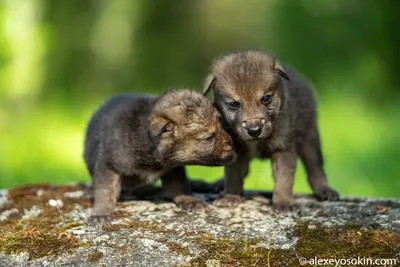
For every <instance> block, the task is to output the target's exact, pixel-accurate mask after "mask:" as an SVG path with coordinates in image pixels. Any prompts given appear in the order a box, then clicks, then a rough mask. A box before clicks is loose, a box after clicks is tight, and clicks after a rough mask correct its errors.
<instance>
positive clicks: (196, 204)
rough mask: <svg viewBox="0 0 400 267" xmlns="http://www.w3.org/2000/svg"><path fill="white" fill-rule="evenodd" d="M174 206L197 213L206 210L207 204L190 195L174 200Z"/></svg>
mask: <svg viewBox="0 0 400 267" xmlns="http://www.w3.org/2000/svg"><path fill="white" fill-rule="evenodd" d="M174 202H175V204H176V205H177V206H178V207H180V208H181V209H184V210H187V211H199V210H202V209H205V208H207V203H206V202H204V201H203V200H201V199H200V198H198V197H195V196H190V195H180V196H177V197H175V198H174Z"/></svg>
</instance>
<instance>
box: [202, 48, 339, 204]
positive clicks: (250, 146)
mask: <svg viewBox="0 0 400 267" xmlns="http://www.w3.org/2000/svg"><path fill="white" fill-rule="evenodd" d="M210 90H213V91H214V102H215V106H216V107H217V109H218V110H219V112H220V113H221V114H222V117H223V125H224V128H225V129H226V130H227V131H228V132H229V134H230V135H231V136H232V138H233V140H234V145H235V148H236V152H237V154H238V157H237V159H236V160H235V161H234V163H233V164H230V165H229V166H226V167H225V186H224V187H225V192H224V193H225V195H224V197H223V198H221V199H220V200H217V202H216V205H219V206H231V205H234V204H236V203H238V202H239V201H240V200H241V195H242V193H243V179H244V178H245V177H246V175H247V174H248V169H249V162H250V160H251V159H252V158H255V157H256V158H271V160H272V174H273V177H274V180H275V186H274V191H273V198H272V202H273V204H274V206H275V207H276V208H277V209H278V210H290V209H292V207H293V203H294V200H293V180H294V174H295V170H296V158H297V156H299V157H300V158H301V160H302V162H303V164H304V166H305V168H306V170H307V175H308V182H309V184H310V186H311V188H312V190H313V192H314V193H315V195H316V196H317V197H318V198H319V199H320V200H337V199H338V198H339V195H338V193H337V192H336V191H335V190H333V189H332V188H331V187H330V186H329V185H328V182H327V177H326V174H325V171H324V168H323V158H322V153H321V145H320V138H319V133H318V127H317V114H316V103H315V100H314V96H313V92H312V89H311V87H310V86H309V85H308V83H307V82H306V81H305V80H303V79H302V78H300V77H299V76H298V75H297V74H296V73H295V72H294V71H293V70H292V69H290V68H289V67H286V66H285V67H283V66H282V65H281V64H280V63H279V62H278V61H277V60H276V59H275V58H274V57H272V56H270V55H268V54H267V53H265V52H261V51H246V52H241V53H235V54H230V55H227V56H223V57H221V58H218V59H216V60H215V62H214V63H213V65H212V67H211V74H210V75H209V76H208V77H207V79H206V84H205V87H204V90H203V94H204V95H206V94H207V93H208V92H209V91H210Z"/></svg>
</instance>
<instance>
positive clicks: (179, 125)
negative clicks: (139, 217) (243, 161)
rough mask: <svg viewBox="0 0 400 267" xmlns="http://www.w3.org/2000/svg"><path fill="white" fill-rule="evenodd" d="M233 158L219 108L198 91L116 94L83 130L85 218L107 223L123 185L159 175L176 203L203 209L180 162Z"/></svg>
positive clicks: (141, 182)
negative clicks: (90, 195)
mask: <svg viewBox="0 0 400 267" xmlns="http://www.w3.org/2000/svg"><path fill="white" fill-rule="evenodd" d="M235 158H236V153H235V152H234V150H233V144H232V139H231V137H230V136H229V135H228V134H227V133H226V132H225V131H224V130H223V129H222V126H221V123H220V115H219V113H218V111H217V110H216V109H215V108H214V107H213V105H212V103H211V102H210V101H209V100H208V99H207V98H206V97H204V96H203V95H201V94H200V93H197V92H194V91H191V90H187V89H181V90H177V89H176V90H170V91H167V92H166V93H165V94H164V95H162V96H161V97H159V98H151V97H146V96H140V95H135V94H123V95H117V96H114V97H112V98H111V99H109V100H108V101H107V102H106V103H105V104H103V105H102V106H101V107H100V108H99V109H98V110H97V111H96V112H95V113H94V115H93V117H92V118H91V120H90V122H89V125H88V128H87V132H86V139H85V149H84V159H85V162H86V165H87V168H88V170H89V173H90V175H91V177H92V181H93V185H94V205H93V209H92V214H91V217H90V218H89V220H88V222H89V224H91V225H96V226H99V225H104V224H108V223H109V222H110V221H111V220H112V218H113V211H114V208H115V206H116V203H117V200H118V198H119V195H120V192H121V189H122V188H125V187H126V186H130V187H139V186H141V185H144V184H149V183H152V182H153V181H154V180H155V179H157V178H159V177H160V178H161V180H162V184H163V187H164V188H165V189H166V191H168V192H169V193H170V194H171V196H172V198H173V200H174V202H175V203H176V204H177V205H178V206H179V207H181V208H184V209H187V210H196V209H201V208H203V207H205V206H206V204H205V203H204V202H203V201H202V200H201V199H199V198H197V197H194V196H192V195H191V192H190V188H189V184H188V180H187V178H186V174H185V169H184V167H183V165H195V164H196V165H208V166H220V165H225V164H228V163H230V162H231V161H232V160H234V159H235Z"/></svg>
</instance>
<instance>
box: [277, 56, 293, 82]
mask: <svg viewBox="0 0 400 267" xmlns="http://www.w3.org/2000/svg"><path fill="white" fill-rule="evenodd" d="M274 68H275V70H276V72H277V73H278V75H279V76H281V77H282V78H284V79H286V80H288V81H289V80H290V79H289V76H288V75H287V74H286V72H285V70H284V69H283V67H282V65H281V63H279V62H278V60H275V66H274Z"/></svg>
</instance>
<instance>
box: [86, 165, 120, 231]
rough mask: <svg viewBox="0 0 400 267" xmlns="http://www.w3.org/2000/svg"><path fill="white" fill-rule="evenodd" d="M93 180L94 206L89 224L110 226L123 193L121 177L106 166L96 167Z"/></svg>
mask: <svg viewBox="0 0 400 267" xmlns="http://www.w3.org/2000/svg"><path fill="white" fill-rule="evenodd" d="M93 178H94V179H93V183H94V204H93V208H92V214H91V216H90V217H89V219H88V223H89V225H91V226H96V227H100V226H103V225H107V224H110V222H111V221H112V219H113V218H114V209H115V206H116V204H117V200H118V198H119V195H120V193H121V177H120V175H118V174H117V173H115V172H113V171H111V170H109V169H108V168H107V167H106V166H105V165H100V166H96V169H95V171H94V177H93Z"/></svg>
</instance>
